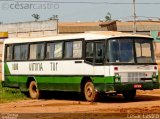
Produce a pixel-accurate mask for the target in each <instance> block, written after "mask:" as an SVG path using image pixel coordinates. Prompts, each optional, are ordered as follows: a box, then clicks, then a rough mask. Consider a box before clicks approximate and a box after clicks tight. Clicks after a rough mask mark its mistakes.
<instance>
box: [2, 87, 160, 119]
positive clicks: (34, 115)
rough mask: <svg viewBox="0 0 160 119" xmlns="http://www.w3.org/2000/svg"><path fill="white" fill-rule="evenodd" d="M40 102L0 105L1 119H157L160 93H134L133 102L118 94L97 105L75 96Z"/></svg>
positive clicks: (159, 115) (155, 91)
mask: <svg viewBox="0 0 160 119" xmlns="http://www.w3.org/2000/svg"><path fill="white" fill-rule="evenodd" d="M71 95H72V96H69V97H67V98H66V97H65V95H61V97H53V98H51V99H41V100H31V99H29V100H21V101H17V102H11V103H3V104H0V112H1V115H0V118H2V119H9V118H12V119H21V118H23V119H29V118H30V119H39V118H40V119H81V118H82V119H96V118H97V119H99V118H101V119H103V118H104V119H105V118H117V116H118V117H119V118H130V119H131V118H136V119H137V118H140V119H141V118H147V119H148V118H149V117H150V118H152V117H154V118H160V90H154V91H138V92H137V96H136V98H135V100H134V101H132V102H126V101H125V100H124V98H123V96H122V95H118V96H112V97H106V98H105V99H102V100H100V101H99V102H95V103H90V102H86V101H83V100H81V99H80V98H79V97H78V95H76V94H75V95H73V94H71Z"/></svg>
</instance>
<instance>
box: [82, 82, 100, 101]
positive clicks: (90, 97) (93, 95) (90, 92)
mask: <svg viewBox="0 0 160 119" xmlns="http://www.w3.org/2000/svg"><path fill="white" fill-rule="evenodd" d="M97 95H98V94H97V92H96V91H95V88H94V85H93V83H92V82H91V81H88V82H86V84H85V86H84V96H85V99H86V100H87V101H89V102H94V101H96V100H97Z"/></svg>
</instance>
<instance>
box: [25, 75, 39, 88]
mask: <svg viewBox="0 0 160 119" xmlns="http://www.w3.org/2000/svg"><path fill="white" fill-rule="evenodd" d="M31 81H35V82H37V81H36V79H35V77H34V76H30V77H28V79H27V83H26V87H27V88H29V84H30V83H31Z"/></svg>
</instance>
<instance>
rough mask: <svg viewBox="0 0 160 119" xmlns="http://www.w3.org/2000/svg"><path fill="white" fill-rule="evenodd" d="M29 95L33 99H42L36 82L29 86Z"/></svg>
mask: <svg viewBox="0 0 160 119" xmlns="http://www.w3.org/2000/svg"><path fill="white" fill-rule="evenodd" d="M29 95H30V97H31V98H32V99H38V98H40V91H39V89H38V88H37V83H36V82H35V81H31V82H30V84H29Z"/></svg>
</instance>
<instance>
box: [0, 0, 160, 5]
mask: <svg viewBox="0 0 160 119" xmlns="http://www.w3.org/2000/svg"><path fill="white" fill-rule="evenodd" d="M7 1H8V2H9V1H12V2H42V3H46V2H48V3H59V4H113V5H132V4H133V3H131V2H122V3H121V2H87V1H86V2H80V1H79V2H74V1H68V2H62V1H52V0H47V1H42V0H41V1H34V0H25V1H24V0H0V2H7ZM135 4H139V5H147V4H148V5H157V4H160V2H137V3H135Z"/></svg>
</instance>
